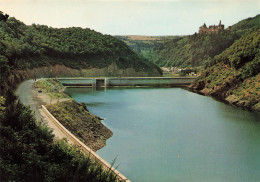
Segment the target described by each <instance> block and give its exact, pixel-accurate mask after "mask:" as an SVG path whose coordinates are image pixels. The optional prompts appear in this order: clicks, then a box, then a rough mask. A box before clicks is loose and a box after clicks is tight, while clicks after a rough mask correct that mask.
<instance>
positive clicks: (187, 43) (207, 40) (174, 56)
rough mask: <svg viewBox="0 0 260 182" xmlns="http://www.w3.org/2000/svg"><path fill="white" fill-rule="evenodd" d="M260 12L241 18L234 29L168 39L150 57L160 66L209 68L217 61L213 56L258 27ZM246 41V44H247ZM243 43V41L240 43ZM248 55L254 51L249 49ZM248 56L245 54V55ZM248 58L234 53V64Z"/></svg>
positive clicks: (259, 25) (238, 63) (259, 26)
mask: <svg viewBox="0 0 260 182" xmlns="http://www.w3.org/2000/svg"><path fill="white" fill-rule="evenodd" d="M259 22H260V15H257V16H256V17H254V18H248V19H246V20H242V21H240V22H238V23H237V24H235V25H233V26H232V28H231V30H225V31H222V32H219V33H217V34H197V33H195V34H194V35H191V36H184V37H179V38H177V39H173V40H170V41H167V42H165V43H163V44H161V46H159V47H155V48H154V49H153V50H152V57H151V60H152V61H153V62H154V63H156V64H157V65H159V66H166V67H171V66H177V67H194V66H205V67H209V66H212V65H214V64H216V62H214V57H215V56H216V55H218V54H220V53H222V52H223V51H224V50H225V49H227V48H228V47H230V46H231V45H232V44H233V43H234V42H235V41H236V40H239V39H240V38H241V37H243V36H244V35H247V34H250V33H252V32H255V31H257V30H259V28H260V23H259ZM246 44H247V42H246V41H245V42H244V44H243V45H245V46H246ZM241 46H242V44H241ZM248 54H251V53H250V52H248ZM245 56H246V55H245ZM246 59H247V57H245V59H244V58H242V59H240V58H239V55H238V57H235V56H233V57H232V62H233V63H234V65H238V66H239V65H240V64H244V63H240V61H242V62H243V61H244V60H246Z"/></svg>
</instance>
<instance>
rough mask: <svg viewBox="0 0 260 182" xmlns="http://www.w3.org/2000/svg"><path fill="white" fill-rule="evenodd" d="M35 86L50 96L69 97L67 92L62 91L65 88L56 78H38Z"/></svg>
mask: <svg viewBox="0 0 260 182" xmlns="http://www.w3.org/2000/svg"><path fill="white" fill-rule="evenodd" d="M36 86H37V87H38V88H40V89H42V90H43V91H44V92H45V93H47V94H48V95H49V96H50V97H52V98H69V96H68V95H67V94H65V93H63V91H64V89H65V88H64V86H63V85H62V84H61V83H60V82H59V81H58V80H57V79H42V80H38V81H37V82H36Z"/></svg>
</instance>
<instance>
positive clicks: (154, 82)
mask: <svg viewBox="0 0 260 182" xmlns="http://www.w3.org/2000/svg"><path fill="white" fill-rule="evenodd" d="M57 79H58V80H59V81H60V82H61V83H62V84H63V85H64V86H74V87H77V86H85V87H116V86H130V87H136V86H146V87H173V86H186V85H189V84H191V83H192V82H193V81H194V80H195V79H196V77H122V78H107V77H105V78H102V77H101V78H57Z"/></svg>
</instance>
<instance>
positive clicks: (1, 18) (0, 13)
mask: <svg viewBox="0 0 260 182" xmlns="http://www.w3.org/2000/svg"><path fill="white" fill-rule="evenodd" d="M8 17H9V15H8V14H5V15H4V14H3V12H2V11H0V21H7V19H8Z"/></svg>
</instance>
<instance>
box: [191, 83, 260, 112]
mask: <svg viewBox="0 0 260 182" xmlns="http://www.w3.org/2000/svg"><path fill="white" fill-rule="evenodd" d="M187 90H189V91H190V92H193V93H196V94H200V95H203V96H207V97H212V98H213V99H215V100H217V101H219V102H222V103H225V104H228V105H231V106H235V107H237V108H240V109H243V110H248V111H250V112H256V113H260V108H254V107H245V106H243V105H242V104H243V103H244V102H243V100H241V101H242V104H241V103H240V99H232V96H233V95H229V96H227V97H225V98H224V97H222V96H216V95H214V94H211V93H210V92H205V91H204V92H202V91H201V90H196V89H195V88H194V87H192V85H190V86H188V87H187ZM235 97H236V96H235Z"/></svg>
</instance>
